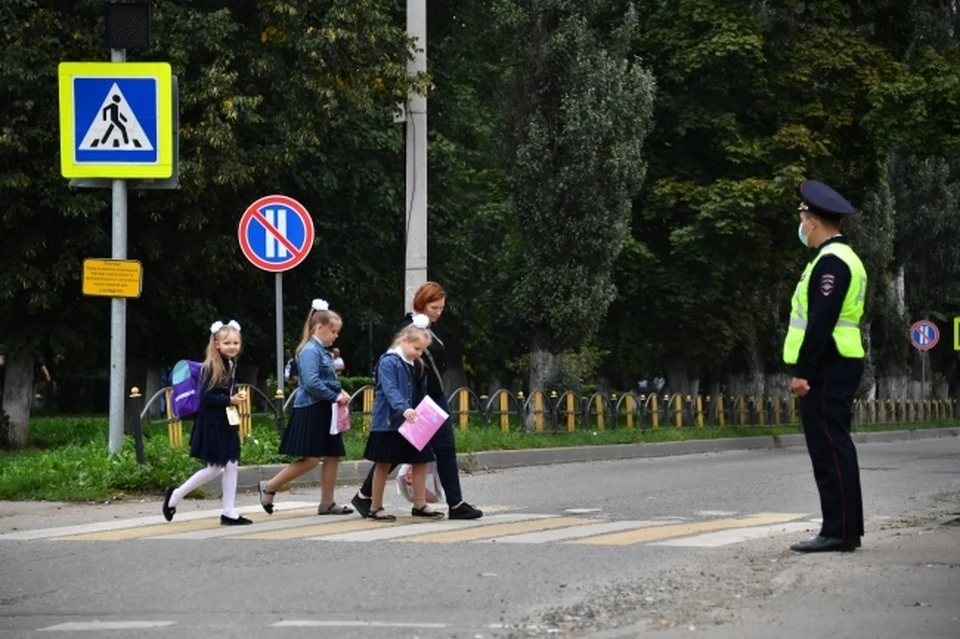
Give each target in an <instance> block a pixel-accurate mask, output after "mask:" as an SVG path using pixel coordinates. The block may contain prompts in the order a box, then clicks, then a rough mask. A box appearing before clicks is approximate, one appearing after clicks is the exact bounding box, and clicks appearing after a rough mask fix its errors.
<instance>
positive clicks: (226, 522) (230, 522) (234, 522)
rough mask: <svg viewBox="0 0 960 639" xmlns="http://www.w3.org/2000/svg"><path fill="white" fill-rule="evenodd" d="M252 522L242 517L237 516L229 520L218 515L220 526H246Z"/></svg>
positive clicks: (224, 516)
mask: <svg viewBox="0 0 960 639" xmlns="http://www.w3.org/2000/svg"><path fill="white" fill-rule="evenodd" d="M252 523H253V522H252V521H251V520H249V519H247V518H246V517H244V516H243V515H237V518H236V519H230V518H229V517H227V516H226V515H220V525H221V526H247V525H249V524H252Z"/></svg>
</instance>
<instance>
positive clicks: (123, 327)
mask: <svg viewBox="0 0 960 639" xmlns="http://www.w3.org/2000/svg"><path fill="white" fill-rule="evenodd" d="M126 60H127V52H126V49H110V61H111V62H126ZM112 189H113V205H112V238H111V240H112V241H111V257H113V259H115V260H125V259H127V183H126V181H124V180H113V183H112ZM126 350H127V300H126V299H125V298H122V297H114V298H112V299H111V300H110V404H109V408H110V437H109V450H110V453H111V454H113V453H116V452H119V451H120V449H121V448H123V424H124V420H123V409H124V392H123V387H124V382H125V381H126V376H127V353H126Z"/></svg>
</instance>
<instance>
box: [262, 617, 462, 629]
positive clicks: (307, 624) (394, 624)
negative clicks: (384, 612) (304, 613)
mask: <svg viewBox="0 0 960 639" xmlns="http://www.w3.org/2000/svg"><path fill="white" fill-rule="evenodd" d="M270 626H271V627H272V628H446V627H447V624H445V623H429V622H423V623H418V622H408V621H318V620H313V619H287V620H285V621H278V622H276V623H272V624H270Z"/></svg>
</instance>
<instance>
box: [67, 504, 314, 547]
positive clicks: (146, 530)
mask: <svg viewBox="0 0 960 639" xmlns="http://www.w3.org/2000/svg"><path fill="white" fill-rule="evenodd" d="M311 512H316V511H315V510H312V509H310V510H307V509H303V510H295V511H288V512H287V513H285V514H284V515H281V516H286V517H303V516H304V515H308V514H310V513H311ZM248 514H249V518H250V519H251V520H253V523H254V524H255V525H256V524H260V523H263V522H264V521H265V520H266V518H267V517H269V516H270V515H268V514H266V513H264V512H260V513H259V514H256V513H248ZM220 528H221V525H220V513H217V515H216V518H212V517H211V518H208V519H199V520H194V521H183V522H176V521H174V522H169V523H167V522H165V523H163V524H157V525H155V526H144V527H142V528H127V529H123V530H107V531H104V532H97V533H87V534H85V535H72V536H70V537H59V538H58V539H59V541H121V540H124V541H126V540H130V539H143V538H145V537H157V536H159V535H171V534H174V533H181V532H190V531H197V530H219V529H220ZM223 528H226V526H223ZM233 528H239V529H241V530H246V528H245V527H244V528H241V527H240V526H234V527H232V528H231V529H233Z"/></svg>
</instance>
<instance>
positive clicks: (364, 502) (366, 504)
mask: <svg viewBox="0 0 960 639" xmlns="http://www.w3.org/2000/svg"><path fill="white" fill-rule="evenodd" d="M350 503H351V504H353V507H354V508H356V509H357V512H358V513H360V516H361V517H363V518H364V519H367V518H368V517H370V509H371V508H372V507H373V498H371V497H366V498H364V497H361V496H360V493H357V494H356V495H354V496H353V499H351V500H350Z"/></svg>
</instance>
